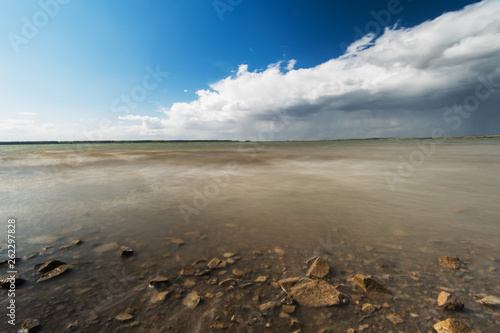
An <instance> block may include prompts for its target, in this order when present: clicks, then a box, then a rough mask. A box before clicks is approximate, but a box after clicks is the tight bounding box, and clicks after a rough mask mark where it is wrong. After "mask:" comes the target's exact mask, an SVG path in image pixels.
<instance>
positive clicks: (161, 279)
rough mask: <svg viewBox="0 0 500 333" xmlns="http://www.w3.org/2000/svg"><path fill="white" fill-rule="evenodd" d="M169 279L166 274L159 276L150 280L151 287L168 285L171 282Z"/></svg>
mask: <svg viewBox="0 0 500 333" xmlns="http://www.w3.org/2000/svg"><path fill="white" fill-rule="evenodd" d="M169 282H170V281H169V279H168V277H166V276H158V277H155V278H154V279H152V280H151V281H149V286H150V287H155V288H160V287H163V286H166V285H167V284H168V283H169Z"/></svg>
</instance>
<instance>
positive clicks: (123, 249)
mask: <svg viewBox="0 0 500 333" xmlns="http://www.w3.org/2000/svg"><path fill="white" fill-rule="evenodd" d="M133 254H134V250H133V249H132V248H130V247H127V246H120V255H122V256H124V257H126V256H131V255H133Z"/></svg>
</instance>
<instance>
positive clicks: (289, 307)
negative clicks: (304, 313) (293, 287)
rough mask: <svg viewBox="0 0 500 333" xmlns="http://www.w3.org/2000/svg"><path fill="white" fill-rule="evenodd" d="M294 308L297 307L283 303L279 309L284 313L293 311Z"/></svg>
mask: <svg viewBox="0 0 500 333" xmlns="http://www.w3.org/2000/svg"><path fill="white" fill-rule="evenodd" d="M296 308H297V307H296V306H295V305H287V304H283V305H282V306H281V309H282V310H283V312H286V313H294V312H295V309H296Z"/></svg>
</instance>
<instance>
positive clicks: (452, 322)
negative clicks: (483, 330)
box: [433, 318, 475, 333]
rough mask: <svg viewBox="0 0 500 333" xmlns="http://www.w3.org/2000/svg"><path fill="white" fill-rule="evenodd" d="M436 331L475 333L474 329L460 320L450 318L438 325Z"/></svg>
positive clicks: (439, 332) (438, 332)
mask: <svg viewBox="0 0 500 333" xmlns="http://www.w3.org/2000/svg"><path fill="white" fill-rule="evenodd" d="M433 327H434V329H435V330H436V332H437V333H475V331H474V330H473V329H471V328H470V327H469V326H467V325H465V324H464V323H462V322H461V321H460V320H458V319H453V318H448V319H446V320H443V321H440V322H439V323H436V324H435V325H434V326H433Z"/></svg>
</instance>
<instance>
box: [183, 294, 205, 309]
mask: <svg viewBox="0 0 500 333" xmlns="http://www.w3.org/2000/svg"><path fill="white" fill-rule="evenodd" d="M200 301H201V297H200V296H199V295H198V293H197V292H196V291H192V292H190V293H189V294H187V296H186V297H185V298H184V300H182V304H184V305H185V306H187V307H188V308H190V309H191V310H193V309H194V308H196V307H197V306H198V304H199V303H200Z"/></svg>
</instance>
